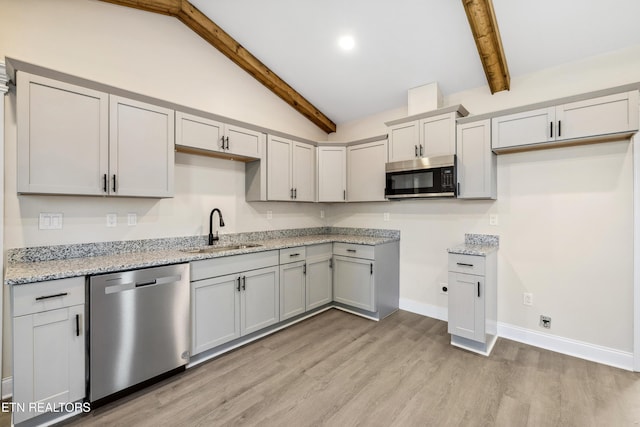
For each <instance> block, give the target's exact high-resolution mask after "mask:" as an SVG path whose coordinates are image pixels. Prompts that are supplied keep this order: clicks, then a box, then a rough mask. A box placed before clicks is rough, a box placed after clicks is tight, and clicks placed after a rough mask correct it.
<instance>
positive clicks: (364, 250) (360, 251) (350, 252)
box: [333, 243, 375, 259]
mask: <svg viewBox="0 0 640 427" xmlns="http://www.w3.org/2000/svg"><path fill="white" fill-rule="evenodd" d="M374 252H375V246H369V245H358V244H353V243H334V244H333V253H334V255H344V256H349V257H354V258H364V259H374Z"/></svg>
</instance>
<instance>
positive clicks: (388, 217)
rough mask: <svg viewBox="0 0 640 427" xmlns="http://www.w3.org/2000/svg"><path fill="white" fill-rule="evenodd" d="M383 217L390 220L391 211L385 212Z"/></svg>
mask: <svg viewBox="0 0 640 427" xmlns="http://www.w3.org/2000/svg"><path fill="white" fill-rule="evenodd" d="M382 218H383V219H384V220H385V221H389V219H390V215H389V212H385V213H384V214H383V215H382Z"/></svg>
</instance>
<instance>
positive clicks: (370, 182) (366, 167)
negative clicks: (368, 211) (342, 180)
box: [347, 139, 387, 202]
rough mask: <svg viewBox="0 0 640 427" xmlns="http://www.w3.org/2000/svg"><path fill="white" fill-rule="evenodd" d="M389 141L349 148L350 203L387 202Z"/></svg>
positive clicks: (348, 185)
mask: <svg viewBox="0 0 640 427" xmlns="http://www.w3.org/2000/svg"><path fill="white" fill-rule="evenodd" d="M385 163H387V140H386V139H382V140H380V141H374V142H369V143H365V144H358V145H352V146H350V147H347V199H348V201H349V202H377V201H385V200H386V199H385V197H384V187H385Z"/></svg>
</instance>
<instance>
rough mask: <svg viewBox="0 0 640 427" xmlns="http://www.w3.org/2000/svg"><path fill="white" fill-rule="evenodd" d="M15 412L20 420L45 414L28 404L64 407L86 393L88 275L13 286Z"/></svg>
mask: <svg viewBox="0 0 640 427" xmlns="http://www.w3.org/2000/svg"><path fill="white" fill-rule="evenodd" d="M11 294H12V298H11V302H12V312H13V402H14V403H16V404H20V405H24V407H25V411H15V412H14V413H13V423H14V424H17V423H20V422H22V421H26V420H28V419H30V418H33V417H36V416H38V415H41V413H39V412H36V410H35V409H31V410H30V406H29V404H30V403H37V404H41V405H42V408H47V407H48V408H51V409H53V410H62V409H60V406H61V405H62V404H64V403H70V402H75V401H78V400H81V399H83V398H84V397H85V331H86V328H85V278H84V277H75V278H71V279H61V280H53V281H48V282H41V283H34V284H26V285H14V286H12V287H11Z"/></svg>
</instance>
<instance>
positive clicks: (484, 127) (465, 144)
mask: <svg viewBox="0 0 640 427" xmlns="http://www.w3.org/2000/svg"><path fill="white" fill-rule="evenodd" d="M457 146H458V148H457V152H458V154H457V162H458V163H457V174H458V198H459V199H495V198H496V194H497V190H496V187H497V185H496V182H497V181H496V155H495V154H494V153H493V152H492V151H491V120H489V119H487V120H482V121H478V122H473V123H465V124H462V125H458V137H457Z"/></svg>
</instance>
